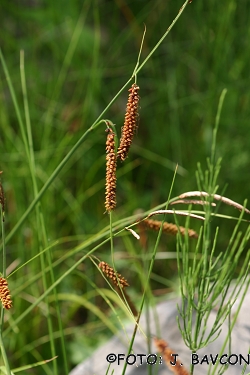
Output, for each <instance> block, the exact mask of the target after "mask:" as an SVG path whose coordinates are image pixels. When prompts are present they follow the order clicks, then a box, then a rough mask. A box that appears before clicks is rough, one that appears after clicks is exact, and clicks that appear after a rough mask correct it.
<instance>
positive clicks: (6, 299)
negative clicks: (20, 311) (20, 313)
mask: <svg viewBox="0 0 250 375" xmlns="http://www.w3.org/2000/svg"><path fill="white" fill-rule="evenodd" d="M0 299H1V301H2V304H3V307H4V308H5V309H7V310H9V309H10V308H11V307H12V300H11V296H10V291H9V288H8V283H7V280H6V279H5V278H4V277H0Z"/></svg>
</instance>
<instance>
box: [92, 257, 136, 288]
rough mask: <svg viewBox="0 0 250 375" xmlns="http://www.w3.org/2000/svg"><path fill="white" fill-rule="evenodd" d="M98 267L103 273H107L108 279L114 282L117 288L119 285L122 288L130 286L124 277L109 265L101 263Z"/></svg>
mask: <svg viewBox="0 0 250 375" xmlns="http://www.w3.org/2000/svg"><path fill="white" fill-rule="evenodd" d="M98 267H99V268H101V270H102V272H103V273H105V274H106V275H107V277H108V278H109V279H111V280H112V281H113V283H114V284H115V286H119V284H120V286H121V288H124V287H126V286H129V284H128V282H127V280H126V279H125V278H124V277H123V276H122V275H120V274H119V273H117V272H115V271H114V269H113V268H112V267H110V266H109V265H108V263H106V262H100V263H99V265H98ZM118 280H119V283H118Z"/></svg>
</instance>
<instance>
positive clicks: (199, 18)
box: [0, 0, 250, 373]
mask: <svg viewBox="0 0 250 375" xmlns="http://www.w3.org/2000/svg"><path fill="white" fill-rule="evenodd" d="M182 4H183V2H182V1H180V0H167V1H166V0H148V1H144V0H133V1H132V0H114V1H112V0H106V1H104V0H82V1H79V0H70V1H65V0H60V1H59V0H55V1H49V0H47V1H45V0H40V1H39V0H33V1H32V0H29V1H28V0H27V1H25V0H23V1H21V0H20V1H17V0H13V1H11V2H10V1H6V0H2V1H1V5H0V7H1V16H0V17H1V33H0V45H1V49H2V53H3V55H4V57H5V60H6V64H7V66H8V69H9V73H10V77H11V80H12V83H13V86H14V90H15V92H16V96H17V100H18V103H19V106H20V108H21V115H22V117H23V119H24V110H23V95H22V90H21V81H20V50H24V53H25V72H26V79H27V87H28V99H29V110H30V117H31V126H32V131H33V140H34V149H35V159H36V168H37V181H38V186H39V190H40V189H41V187H42V186H43V184H44V183H45V182H46V181H47V179H48V178H49V176H50V175H51V173H52V172H53V170H54V169H55V168H56V167H57V165H58V164H59V162H60V161H61V160H62V158H63V157H64V156H65V155H66V153H67V152H68V151H69V150H70V149H71V147H72V146H73V145H74V144H75V143H76V142H77V140H78V139H79V138H80V136H81V135H82V134H83V133H84V132H85V131H86V130H87V129H88V128H89V127H90V125H91V124H92V123H93V122H94V121H95V119H96V118H97V117H98V116H99V114H100V113H101V112H102V110H103V109H104V108H105V107H106V105H107V104H108V103H109V102H110V100H111V99H112V98H113V97H114V95H115V94H116V93H117V92H118V91H119V90H120V88H121V87H122V86H123V85H124V83H125V82H126V81H127V80H128V79H129V77H130V76H131V74H132V72H133V70H134V67H135V64H136V61H137V56H138V51H139V48H140V43H141V39H142V34H143V30H144V25H146V28H147V32H146V36H145V42H144V46H143V50H142V56H141V60H143V59H144V58H145V57H146V56H147V54H148V53H149V52H150V51H151V50H152V48H153V47H154V46H155V44H156V43H157V42H158V40H159V39H160V38H161V36H162V35H163V34H164V32H165V31H166V29H167V28H168V26H169V25H170V23H171V22H172V20H173V19H174V17H175V16H176V14H177V13H178V11H179V9H180V7H181V5H182ZM249 40H250V2H249V1H248V0H241V1H240V2H239V1H236V0H228V1H227V2H220V1H217V0H210V1H209V2H202V1H198V0H193V2H192V3H191V4H190V5H188V6H187V8H186V10H185V11H184V14H183V15H182V16H181V18H180V19H179V21H178V22H177V24H176V25H175V27H174V28H173V30H172V31H171V33H170V34H169V35H168V37H167V38H166V39H165V40H164V42H163V43H162V44H161V46H160V47H159V48H158V49H157V51H156V52H155V53H154V55H153V56H152V58H151V59H150V60H149V61H148V62H147V64H146V65H145V66H144V68H143V69H142V70H141V71H140V72H139V74H138V77H137V83H138V85H139V86H140V97H141V101H140V107H141V108H140V122H139V128H138V133H137V134H136V136H135V139H134V144H133V146H132V147H131V152H130V154H129V158H128V159H127V160H126V162H124V163H123V164H119V170H118V183H117V210H116V211H115V214H114V218H115V220H116V219H119V218H124V217H126V216H128V215H131V214H133V213H134V211H135V210H137V209H142V210H148V209H150V208H151V207H154V206H156V205H158V204H160V203H162V202H164V201H166V200H167V198H168V194H169V189H170V186H171V183H172V179H173V175H174V169H175V166H176V163H178V164H179V166H180V167H181V168H179V173H178V174H177V177H176V180H175V183H174V187H173V192H172V196H175V195H179V194H181V193H183V192H185V191H189V190H197V184H196V178H195V170H196V166H197V162H201V164H202V166H203V167H206V158H207V157H208V156H209V155H210V149H211V140H212V130H213V127H214V123H215V116H216V112H217V107H218V102H219V97H220V94H221V92H222V90H223V89H224V88H226V89H227V90H228V91H227V95H226V98H225V102H224V105H223V110H222V114H221V120H220V125H219V132H218V138H217V148H216V156H217V157H222V158H223V160H222V169H221V173H220V175H219V179H218V184H219V186H220V189H219V190H218V193H221V192H222V191H224V195H225V196H227V197H229V198H230V199H233V200H234V201H236V202H239V203H240V204H243V201H244V199H245V198H248V196H249V166H250V147H249V146H250V91H249V87H250V76H249V67H250V49H249ZM128 88H129V87H128ZM126 100H127V91H126V90H124V91H123V93H122V94H121V95H120V96H119V98H118V99H117V100H116V101H115V103H114V104H113V105H112V106H111V107H110V108H109V110H108V111H107V112H106V113H105V115H104V118H108V119H110V120H111V121H113V123H115V124H116V127H117V132H118V134H120V127H121V126H122V125H123V120H124V113H125V109H126ZM0 128H1V134H0V149H1V155H0V170H3V172H4V173H3V175H2V178H1V180H2V183H3V186H4V189H5V195H6V226H5V230H6V234H8V232H9V231H10V230H11V229H12V228H13V226H14V225H15V224H16V222H17V221H18V220H19V219H20V217H21V216H22V214H23V213H24V211H25V210H26V209H27V207H28V206H29V204H30V202H31V201H32V200H33V192H32V188H31V186H32V184H31V177H30V170H29V165H28V163H27V157H26V154H25V150H24V145H23V140H22V136H21V132H20V129H19V124H18V121H17V116H16V113H15V111H14V106H13V102H12V99H11V95H10V92H9V89H8V85H7V82H6V77H5V76H4V72H3V68H2V67H1V70H0ZM105 137H106V133H105V127H104V126H103V125H102V126H100V127H98V128H97V129H96V130H95V131H94V132H92V133H91V134H90V135H89V136H88V138H87V140H86V141H85V142H84V143H83V144H82V145H81V146H80V147H79V148H78V150H77V152H76V153H75V154H74V155H73V157H72V158H71V159H70V161H69V163H68V164H67V165H66V166H65V167H64V169H63V170H62V171H61V172H60V174H59V176H58V177H57V178H56V180H55V181H54V183H53V184H52V186H51V187H50V189H49V191H48V192H46V194H45V195H44V197H43V198H42V211H43V215H44V217H45V222H46V223H45V224H46V229H47V234H48V239H49V240H50V241H53V240H56V239H60V238H70V239H71V240H72V243H73V240H74V239H76V242H77V241H78V240H79V239H85V238H88V236H89V235H91V234H92V235H93V234H95V233H97V232H99V231H100V230H102V229H103V228H104V227H106V226H107V225H108V224H109V219H108V215H104V210H105V208H104V186H105ZM248 206H249V205H248ZM223 213H229V214H232V215H234V214H238V213H237V212H236V211H235V210H234V209H232V208H229V209H225V208H223ZM34 218H35V213H34V211H33V212H32V213H31V214H30V215H29V217H28V219H27V220H26V221H25V225H22V227H21V228H20V229H19V231H18V232H17V233H16V234H15V236H14V237H13V238H12V239H11V241H10V242H9V243H8V248H7V250H8V264H11V263H12V262H13V261H15V260H17V259H18V262H19V264H23V262H25V261H27V260H28V259H30V257H31V254H33V255H34V254H36V253H37V243H38V242H37V234H36V232H37V229H38V228H36V224H35V220H34ZM223 223H224V222H222V225H224V228H225V231H224V233H223V234H222V237H221V239H220V240H219V244H220V246H222V247H223V246H224V244H225V243H226V241H227V239H228V235H230V234H231V231H232V228H233V225H234V224H233V222H228V221H225V223H224V224H223ZM70 243H71V242H70ZM125 245H126V244H124V243H118V244H117V247H118V250H121V249H123V250H124V246H125ZM127 245H128V244H127ZM168 245H169V249H170V250H172V251H174V249H175V245H174V242H171V240H169V242H168ZM162 246H163V248H164V249H165V246H166V244H163V245H162ZM70 247H71V244H70V245H69V244H67V241H66V240H65V244H64V247H63V246H62V247H61V248H60V249H58V252H55V254H54V256H55V259H56V258H57V257H60V256H61V254H62V252H63V251H67V250H68V248H70ZM106 250H107V252H106V253H105V252H104V254H106V255H107V254H109V247H108V246H107V249H106ZM107 259H108V258H107ZM72 262H74V259H72V260H70V259H68V260H67V262H66V263H65V265H64V266H65V269H67V267H69V266H70V265H71V264H72ZM174 264H175V263H174ZM122 265H123V263H122V264H121V266H122ZM168 266H169V267H170V269H171V267H172V270H174V271H175V272H176V265H173V264H172V265H171V264H170V265H168ZM124 267H125V269H126V266H125V263H124ZM38 269H39V263H37V264H35V263H32V264H30V265H29V266H28V267H27V268H26V269H25V272H24V268H23V269H22V272H21V273H23V274H22V275H20V274H19V275H17V281H16V282H17V283H18V282H22V280H25V277H26V276H25V275H27V274H29V273H30V272H31V273H35V272H38V271H37V270H38ZM62 270H63V269H61V270H60V271H61V272H62ZM83 270H84V272H89V274H90V275H91V272H93V269H92V268H91V266H90V269H88V270H87V271H86V268H84V267H83ZM80 271H82V270H81V269H80V270H78V271H76V272H75V274H72V275H71V277H69V278H68V279H67V281H65V282H64V283H62V285H61V286H60V288H62V290H63V291H65V290H68V291H70V292H72V291H74V292H76V293H78V292H79V293H81V292H82V288H83V289H84V290H85V291H87V290H88V286H86V285H85V284H84V282H83V284H81V282H80V281H79V274H80ZM157 272H159V273H160V269H159V270H158V269H157ZM163 275H164V272H163ZM18 277H20V279H18ZM13 279H14V278H13ZM157 287H159V286H158V285H157ZM32 291H33V292H34V285H33V289H32ZM26 292H27V291H22V293H23V295H22V294H21V297H23V298H24V299H25V298H26V297H25V295H24V293H26ZM138 292H139V291H138ZM29 293H31V292H30V291H29ZM18 303H19V302H16V304H17V306H18ZM26 303H27V301H26ZM23 304H24V303H21V302H20V305H19V307H20V309H21V310H22V309H23V308H26V307H23ZM68 309H69V305H67V304H65V305H63V308H62V315H63V323H64V326H65V327H67V329H69V327H83V330H84V329H85V328H84V323H85V322H86V321H87V320H88V319H89V320H88V321H89V322H91V320H94V318H93V317H92V315H91V314H90V315H88V314H87V313H86V310H84V311H82V312H81V309H80V308H79V309H77V308H76V309H75V310H76V311H74V313H73V312H72V311H71V312H69V311H68ZM21 310H19V311H17V309H16V311H15V314H18V313H19V312H20V311H21ZM28 320H29V319H27V321H28ZM44 324H45V323H44V321H43V319H42V318H41V317H40V318H38V317H33V318H32V327H33V325H34V332H32V335H31V337H30V336H29V334H30V327H27V326H25V325H24V326H23V327H22V329H23V332H22V335H20V336H22V337H19V338H18V340H17V343H15V344H13V345H12V348H11V345H10V349H9V351H10V358H11V361H12V364H13V366H20V365H21V364H25V363H32V361H33V362H35V360H34V357H35V358H36V359H37V360H38V359H39V358H40V357H39V356H37V357H36V356H35V354H34V350H35V349H34V347H35V344H34V346H32V345H31V348H29V349H27V350H26V351H24V352H23V353H22V355H20V356H19V357H18V358H17V357H15V355H14V354H13V352H15V351H16V350H17V347H19V348H20V346H24V347H25V345H27V344H28V343H29V342H30V341H32V342H36V340H38V338H39V337H40V336H41V335H43V329H44V328H43V327H44ZM35 327H36V328H35ZM79 329H80V328H79ZM36 330H37V331H36ZM35 331H36V332H35ZM82 332H83V331H82ZM70 333H72V332H71V331H70ZM101 336H102V334H101V333H100V332H99V338H100V337H101ZM69 337H70V339H69V349H68V350H69V363H70V366H73V365H74V364H76V363H77V362H78V361H79V360H81V359H82V358H83V357H81V354H79V356H78V355H77V354H76V353H81V346H79V345H78V341H77V340H78V339H79V338H78V339H77V338H76V336H74V335H73V334H72V335H70V336H69ZM83 337H85V336H84V334H82V336H81V339H79V341H80V343H81V345H83V341H84V340H87V339H86V338H83ZM105 337H106V336H105ZM90 340H91V339H89V338H88V340H87V344H86V343H85V341H84V344H86V345H87V347H91V345H92V343H91V342H90ZM45 341H46V340H45ZM93 341H94V344H93V345H95V344H96V341H97V340H96V339H94V340H93ZM99 341H100V340H99ZM41 345H42V344H41ZM32 348H33V349H32ZM43 348H44V349H43V352H42V349H39V350H40V353H41V356H42V358H47V357H48V356H49V354H47V350H48V349H47V347H46V345H44V346H43ZM85 355H86V353H85V354H84V355H83V356H85ZM87 355H88V353H87ZM46 356H47V357H46ZM36 371H37V372H34V373H39V372H38V371H39V370H38V369H37V370H36ZM41 371H43V370H41ZM48 371H49V370H48ZM41 373H43V372H41ZM48 373H49V372H48Z"/></svg>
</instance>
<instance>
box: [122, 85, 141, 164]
mask: <svg viewBox="0 0 250 375" xmlns="http://www.w3.org/2000/svg"><path fill="white" fill-rule="evenodd" d="M138 90H139V86H137V85H136V84H135V83H133V85H132V86H131V88H130V89H129V90H128V91H129V96H128V102H127V110H126V114H125V120H124V125H123V127H122V135H121V139H120V145H119V147H118V151H117V157H118V158H119V159H120V160H121V161H124V160H125V159H126V157H127V156H128V152H129V148H130V146H131V143H132V140H133V137H134V134H135V132H136V130H137V124H138V117H139V114H138V106H139V99H140V97H139V95H138Z"/></svg>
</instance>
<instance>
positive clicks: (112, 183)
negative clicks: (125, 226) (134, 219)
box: [105, 128, 116, 212]
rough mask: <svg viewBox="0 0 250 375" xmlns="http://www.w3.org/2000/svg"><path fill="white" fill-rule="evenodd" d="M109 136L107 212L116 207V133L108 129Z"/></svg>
mask: <svg viewBox="0 0 250 375" xmlns="http://www.w3.org/2000/svg"><path fill="white" fill-rule="evenodd" d="M107 131H108V136H107V141H106V153H107V154H106V193H105V196H106V199H105V207H106V211H108V212H110V211H112V210H113V209H114V208H115V206H116V154H115V133H114V132H113V130H112V129H111V128H107Z"/></svg>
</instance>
